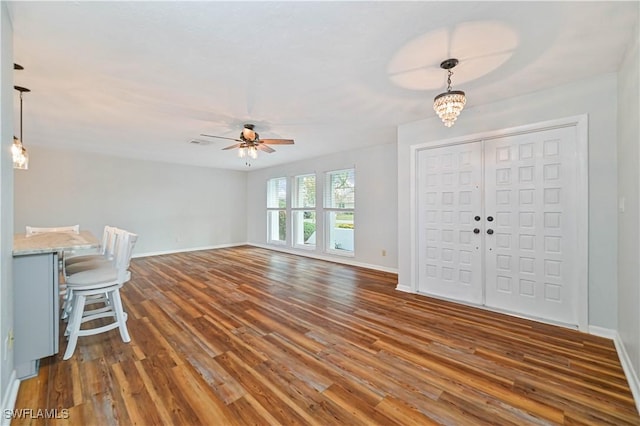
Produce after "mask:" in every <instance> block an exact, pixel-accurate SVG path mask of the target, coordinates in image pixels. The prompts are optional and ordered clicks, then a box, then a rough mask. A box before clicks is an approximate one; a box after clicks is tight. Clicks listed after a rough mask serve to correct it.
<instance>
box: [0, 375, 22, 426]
mask: <svg viewBox="0 0 640 426" xmlns="http://www.w3.org/2000/svg"><path fill="white" fill-rule="evenodd" d="M19 389H20V380H18V379H17V378H16V370H13V371H12V372H11V376H9V383H8V384H7V389H5V390H4V398H2V412H1V413H2V416H1V419H0V425H2V426H9V425H10V424H11V416H7V415H6V414H7V413H8V412H13V410H14V408H15V406H16V398H17V397H18V390H19Z"/></svg>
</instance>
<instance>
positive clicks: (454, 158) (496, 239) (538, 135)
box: [417, 127, 586, 325]
mask: <svg viewBox="0 0 640 426" xmlns="http://www.w3.org/2000/svg"><path fill="white" fill-rule="evenodd" d="M576 143H577V137H576V130H575V128H574V127H563V128H556V129H551V130H543V131H536V132H532V133H525V134H519V135H515V136H507V137H501V138H494V139H490V140H485V141H478V142H471V143H464V144H459V145H452V146H444V147H437V148H430V149H424V150H421V151H419V152H418V153H417V171H418V173H417V175H418V184H417V208H418V215H417V221H418V223H417V228H418V230H419V232H418V240H417V245H418V247H417V268H418V271H417V278H418V291H419V292H422V293H427V294H431V295H435V296H439V297H444V298H448V299H454V300H459V301H464V302H469V303H473V304H477V305H485V306H488V307H491V308H497V309H500V310H505V311H509V312H513V313H517V314H522V315H525V316H528V317H534V318H539V319H543V320H548V321H552V322H559V323H563V324H567V325H577V324H578V320H579V319H578V315H579V312H578V311H579V306H578V299H579V298H578V292H579V285H578V278H579V274H578V268H579V266H580V265H579V261H580V259H579V256H578V252H579V251H580V250H578V247H577V245H578V238H577V233H578V229H577V222H578V221H577V220H576V217H577V214H578V212H577V205H578V203H577V200H576V197H577V195H576V194H577V193H578V191H577V190H576V188H577V184H578V182H577V167H578V164H579V163H578V158H577V154H576V152H577V150H576ZM585 232H586V230H585Z"/></svg>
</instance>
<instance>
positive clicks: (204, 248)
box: [132, 243, 247, 258]
mask: <svg viewBox="0 0 640 426" xmlns="http://www.w3.org/2000/svg"><path fill="white" fill-rule="evenodd" d="M246 245H247V243H230V244H218V245H215V246H204V247H191V248H181V249H175V250H162V251H152V252H147V253H136V254H134V255H133V256H132V257H134V258H137V257H151V256H162V255H164V254H176V253H188V252H190V251H201V250H215V249H221V248H229V247H239V246H246Z"/></svg>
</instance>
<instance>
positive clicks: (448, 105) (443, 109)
mask: <svg viewBox="0 0 640 426" xmlns="http://www.w3.org/2000/svg"><path fill="white" fill-rule="evenodd" d="M456 65H458V60H457V59H453V58H452V59H447V60H446V61H443V62H442V63H441V64H440V68H442V69H444V70H447V72H448V76H447V91H446V92H444V93H440V94H439V95H438V96H436V97H435V98H434V99H433V109H434V110H435V112H436V113H437V114H438V116H439V117H440V119H441V120H442V122H443V123H444V125H445V126H447V127H451V126H453V123H455V121H456V119H457V118H458V116H459V115H460V111H462V108H464V105H465V104H466V103H467V98H466V97H465V95H464V92H463V91H462V90H451V75H453V71H451V69H452V68H453V67H455V66H456Z"/></svg>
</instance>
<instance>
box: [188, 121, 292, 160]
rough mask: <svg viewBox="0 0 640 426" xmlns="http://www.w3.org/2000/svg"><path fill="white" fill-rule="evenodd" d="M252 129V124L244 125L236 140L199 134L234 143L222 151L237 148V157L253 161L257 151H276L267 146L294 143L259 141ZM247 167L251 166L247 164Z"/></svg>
mask: <svg viewBox="0 0 640 426" xmlns="http://www.w3.org/2000/svg"><path fill="white" fill-rule="evenodd" d="M254 127H255V126H254V125H253V124H245V125H244V128H243V129H242V131H241V132H240V136H239V137H238V138H237V139H236V138H227V137H224V136H214V135H207V134H204V133H201V134H200V136H206V137H209V138H218V139H227V140H231V141H236V142H238V143H236V144H233V145H230V146H227V147H225V148H222V149H223V150H227V149H235V148H238V157H240V158H246V157H249V158H251V159H254V160H255V159H256V158H258V151H263V152H266V153H268V154H271V153H272V152H275V151H276V150H275V149H273V148H271V147H270V146H268V145H293V143H294V142H293V139H260V135H259V134H258V132H256V131H255V130H254ZM247 165H251V164H250V163H248V162H247Z"/></svg>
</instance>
